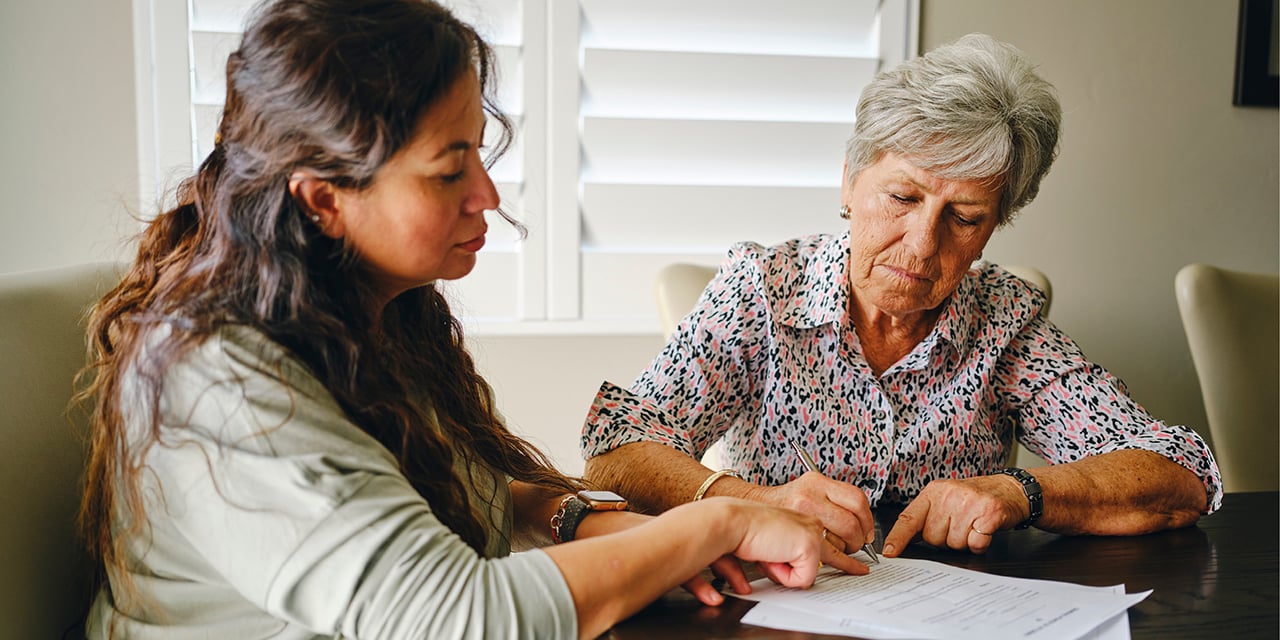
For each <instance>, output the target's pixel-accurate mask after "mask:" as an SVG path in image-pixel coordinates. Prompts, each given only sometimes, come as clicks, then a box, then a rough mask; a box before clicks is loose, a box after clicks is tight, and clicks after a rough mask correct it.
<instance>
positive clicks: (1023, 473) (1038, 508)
mask: <svg viewBox="0 0 1280 640" xmlns="http://www.w3.org/2000/svg"><path fill="white" fill-rule="evenodd" d="M999 472H1000V473H1003V474H1005V475H1010V476H1013V477H1014V479H1016V480H1017V481H1018V482H1021V483H1022V492H1023V493H1025V494H1027V502H1028V503H1030V505H1031V517H1029V518H1027V519H1026V520H1023V521H1022V523H1021V524H1019V525H1018V526H1016V527H1014V529H1026V528H1027V527H1030V526H1031V525H1032V524H1034V523H1035V521H1036V520H1039V519H1040V516H1041V515H1043V514H1044V494H1043V493H1041V491H1040V483H1039V482H1038V481H1036V477H1035V476H1033V475H1031V474H1030V473H1028V472H1027V470H1026V469H1019V468H1018V467H1009V468H1006V469H1001V470H1000V471H999Z"/></svg>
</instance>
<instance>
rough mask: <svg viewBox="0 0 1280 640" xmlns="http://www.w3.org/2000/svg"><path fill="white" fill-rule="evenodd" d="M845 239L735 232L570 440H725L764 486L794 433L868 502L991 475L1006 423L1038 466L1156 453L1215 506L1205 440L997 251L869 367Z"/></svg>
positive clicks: (735, 461) (593, 443)
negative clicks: (1091, 353)
mask: <svg viewBox="0 0 1280 640" xmlns="http://www.w3.org/2000/svg"><path fill="white" fill-rule="evenodd" d="M848 253H849V235H848V233H845V234H843V235H838V236H832V235H815V236H808V237H804V238H799V239H796V240H792V241H789V242H786V243H783V244H780V245H777V246H773V247H762V246H760V245H758V244H755V243H740V244H737V245H734V246H733V248H731V249H730V250H729V255H728V257H727V258H726V259H725V261H724V263H723V264H722V265H721V266H720V271H719V273H717V274H716V277H715V278H714V279H713V280H712V281H711V283H710V284H709V285H708V286H707V288H706V290H705V291H703V293H702V297H701V299H699V301H698V304H697V305H696V306H695V307H694V309H693V311H692V312H690V314H689V315H688V316H687V317H686V318H685V319H684V320H683V321H681V323H680V325H679V327H678V328H677V329H676V333H675V335H673V336H672V338H671V341H670V342H669V343H668V344H667V346H666V347H665V348H664V349H663V350H662V352H661V353H660V354H658V356H657V357H656V358H655V359H654V360H653V362H652V363H651V364H650V365H649V367H648V369H646V370H645V371H644V372H643V373H642V374H641V375H640V377H639V378H638V379H637V380H636V381H635V383H634V384H632V385H631V388H630V390H627V389H623V388H621V387H618V386H616V385H613V384H610V383H608V382H606V383H604V384H603V385H602V386H601V388H600V391H599V393H598V394H597V396H596V399H595V402H594V403H593V404H592V407H591V411H590V414H589V415H588V416H587V421H586V424H585V425H584V426H583V431H582V451H583V454H584V455H585V456H586V457H588V458H589V457H592V456H595V455H599V454H601V453H605V452H607V451H610V450H612V449H615V448H617V447H619V446H622V445H624V444H628V443H631V442H641V441H649V442H660V443H662V444H666V445H669V446H671V447H674V448H675V449H677V450H679V451H682V452H684V453H686V454H688V455H690V456H692V457H695V458H700V457H701V456H702V454H703V453H704V452H705V451H706V450H707V448H708V447H710V446H711V444H712V443H714V442H715V441H716V440H718V439H720V438H724V439H725V447H724V457H725V462H726V463H727V465H728V466H729V467H731V468H733V469H735V470H736V471H738V472H739V473H740V474H742V477H743V478H744V479H745V480H747V481H750V482H755V483H758V484H765V485H776V484H782V483H785V482H788V481H790V480H793V479H795V478H797V477H799V476H800V475H801V474H803V473H804V467H803V466H802V464H801V462H800V460H799V459H798V458H797V457H796V455H795V453H794V451H793V450H792V449H791V447H790V445H789V440H791V439H793V438H794V439H797V440H799V441H800V442H801V444H803V445H804V446H805V447H807V448H808V449H809V451H810V452H811V453H812V454H813V455H814V457H815V458H816V460H817V462H818V465H819V468H820V469H822V471H823V473H825V474H826V475H828V476H830V477H832V478H836V479H840V480H843V481H846V482H849V483H851V484H854V485H857V486H858V487H861V488H862V489H863V491H865V492H866V494H867V497H868V498H869V499H870V500H871V504H872V505H875V504H879V503H881V502H888V503H905V502H908V501H910V500H911V499H912V498H913V497H915V496H916V495H917V494H919V493H920V491H921V490H922V489H923V488H924V487H925V485H926V484H928V483H929V482H930V481H931V480H934V479H938V478H964V477H969V476H976V475H985V474H989V473H993V472H995V471H996V470H998V469H1000V468H1001V467H1003V466H1005V461H1006V459H1007V458H1008V451H1009V447H1011V446H1012V444H1011V443H1012V440H1013V438H1014V437H1015V435H1016V437H1017V439H1018V441H1020V442H1021V443H1022V444H1023V445H1024V446H1025V447H1026V448H1027V449H1028V450H1030V451H1031V452H1032V453H1035V454H1037V455H1039V456H1041V457H1042V458H1044V459H1045V460H1047V461H1048V462H1049V463H1051V464H1060V463H1065V462H1072V461H1075V460H1079V459H1081V458H1084V457H1087V456H1093V455H1098V454H1102V453H1107V452H1110V451H1116V450H1120V449H1145V450H1148V451H1154V452H1156V453H1159V454H1161V455H1163V456H1165V457H1167V458H1169V459H1170V460H1173V461H1174V462H1177V463H1178V464H1180V465H1182V466H1184V467H1186V468H1187V469H1190V470H1191V471H1192V472H1193V473H1195V474H1196V475H1197V476H1199V477H1200V478H1201V480H1202V481H1203V482H1204V486H1205V492H1206V495H1207V496H1208V498H1209V501H1208V504H1209V512H1212V511H1215V510H1217V508H1218V507H1219V506H1221V504H1222V479H1221V476H1220V475H1219V472H1218V466H1217V464H1216V463H1215V462H1214V460H1213V455H1212V454H1211V453H1210V451H1209V447H1208V446H1207V445H1206V444H1205V442H1204V440H1203V439H1202V438H1201V437H1200V436H1199V435H1198V434H1196V432H1195V431H1193V430H1191V429H1189V428H1187V427H1183V426H1170V425H1166V424H1164V423H1163V422H1161V421H1159V420H1156V419H1155V418H1152V417H1151V415H1150V414H1148V413H1147V412H1146V410H1144V409H1143V408H1142V407H1141V406H1139V405H1138V403H1137V402H1134V401H1133V399H1131V398H1130V397H1129V396H1128V393H1127V392H1126V390H1125V387H1124V384H1123V383H1122V382H1121V381H1120V380H1119V379H1118V378H1116V377H1115V376H1112V375H1111V374H1110V373H1108V372H1107V371H1106V370H1105V369H1103V368H1102V367H1101V366H1099V365H1097V364H1094V363H1092V362H1090V361H1088V360H1086V359H1085V357H1084V354H1083V353H1082V352H1081V350H1080V348H1079V347H1078V346H1076V344H1075V343H1074V342H1073V341H1072V340H1071V339H1070V338H1069V337H1067V335H1066V334H1064V333H1063V332H1062V331H1060V330H1059V329H1058V328H1057V327H1055V326H1054V325H1053V324H1052V323H1051V322H1049V321H1048V320H1046V319H1044V318H1042V317H1041V316H1040V314H1039V312H1040V309H1041V307H1042V306H1043V305H1044V295H1043V294H1042V293H1040V291H1039V290H1037V289H1035V288H1034V287H1031V286H1029V285H1028V284H1026V283H1025V282H1023V281H1022V280H1020V279H1019V278H1017V277H1015V276H1013V275H1012V274H1010V273H1009V272H1007V271H1005V270H1003V269H1001V268H1000V267H998V266H995V265H992V264H987V263H978V264H975V266H974V267H973V268H972V269H970V271H969V273H968V275H967V276H966V277H965V278H964V279H963V280H962V281H961V283H960V285H959V287H958V288H957V289H956V291H955V293H953V294H952V296H951V298H950V301H949V304H948V305H947V308H946V309H945V310H944V312H943V313H942V315H941V316H940V317H939V319H938V323H937V325H936V326H935V327H934V328H933V331H932V332H930V333H929V335H928V336H926V337H925V339H924V340H922V341H921V342H920V344H918V345H916V347H915V349H913V350H912V351H911V353H909V354H908V355H907V356H906V357H904V358H903V359H902V360H900V361H899V362H897V363H896V364H894V365H893V366H891V367H890V368H889V369H888V370H886V371H885V372H884V373H883V374H881V375H880V376H879V377H877V376H875V375H874V374H873V373H872V372H871V368H870V366H869V365H868V364H867V361H866V359H865V358H864V357H863V355H862V349H861V345H860V344H859V341H858V336H857V332H856V331H854V330H853V326H852V325H851V324H850V322H851V319H850V317H849V316H848V315H847V311H846V310H847V300H848V294H847V286H846V276H845V265H846V262H847V257H848Z"/></svg>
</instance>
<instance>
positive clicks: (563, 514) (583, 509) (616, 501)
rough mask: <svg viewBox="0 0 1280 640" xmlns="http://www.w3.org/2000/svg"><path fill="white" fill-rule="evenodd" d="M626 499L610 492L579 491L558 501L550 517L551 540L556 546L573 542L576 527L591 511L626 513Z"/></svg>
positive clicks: (576, 530)
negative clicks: (558, 506) (558, 503)
mask: <svg viewBox="0 0 1280 640" xmlns="http://www.w3.org/2000/svg"><path fill="white" fill-rule="evenodd" d="M627 508H628V507H627V499H626V498H623V497H622V496H620V495H618V494H616V493H614V492H612V491H579V492H577V493H571V494H569V495H567V496H565V497H564V500H561V501H560V508H559V509H557V510H556V513H555V515H553V516H551V540H552V541H553V542H555V543H556V544H560V543H562V542H569V541H570V540H573V538H574V535H575V534H577V532H578V525H579V524H580V523H581V522H582V519H583V518H585V517H587V514H589V513H591V512H592V511H626V510H627Z"/></svg>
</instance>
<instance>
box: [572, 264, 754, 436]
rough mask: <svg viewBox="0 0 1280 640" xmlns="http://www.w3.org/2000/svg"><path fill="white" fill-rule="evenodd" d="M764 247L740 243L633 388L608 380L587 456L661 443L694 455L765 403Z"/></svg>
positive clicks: (591, 424) (590, 425)
mask: <svg viewBox="0 0 1280 640" xmlns="http://www.w3.org/2000/svg"><path fill="white" fill-rule="evenodd" d="M758 249H759V247H758V246H755V245H753V244H751V243H742V244H738V245H735V246H734V247H733V248H732V249H731V250H730V252H729V254H728V256H727V257H726V258H725V261H724V263H723V264H722V265H721V266H720V269H719V271H718V272H717V273H716V275H715V277H714V278H713V279H712V280H711V282H710V283H709V284H708V285H707V288H706V290H704V291H703V293H702V296H701V297H700V298H699V300H698V303H697V304H696V305H695V307H694V309H693V310H692V311H691V312H690V313H689V315H688V316H686V317H685V318H684V320H682V321H681V322H680V324H679V325H678V326H677V328H676V332H675V334H674V335H672V337H671V340H670V341H669V342H668V343H667V345H666V346H665V347H664V348H663V350H662V351H661V352H660V353H659V354H658V355H657V357H655V358H654V359H653V361H652V362H651V363H649V366H648V367H647V368H646V369H645V370H644V371H643V372H642V373H641V374H640V376H639V377H638V378H637V379H636V381H635V382H634V383H633V384H632V385H631V387H630V388H629V389H623V388H622V387H619V386H618V385H615V384H613V383H609V382H605V383H604V384H602V385H601V387H600V390H599V391H598V392H597V394H596V397H595V400H594V401H593V402H592V405H591V409H590V411H589V413H588V415H587V419H586V421H585V423H584V425H583V429H582V440H581V448H582V454H583V456H584V457H586V458H591V457H594V456H597V455H600V454H603V453H607V452H609V451H611V450H613V449H616V448H618V447H620V446H622V445H624V444H629V443H632V442H657V443H661V444H665V445H668V446H670V447H673V448H675V449H676V450H678V451H681V452H683V453H685V454H687V455H689V456H692V457H694V458H699V457H701V456H702V454H703V453H705V452H706V450H707V449H708V448H709V447H710V446H711V445H712V444H713V443H714V442H715V441H716V440H717V439H718V438H720V437H721V436H722V435H724V433H725V431H726V430H727V429H729V427H731V426H732V425H734V424H736V423H738V422H742V421H746V420H749V419H750V415H752V412H753V411H754V410H755V408H757V407H758V406H759V402H760V401H759V398H758V394H755V393H752V389H753V388H755V387H756V386H758V385H759V384H760V383H761V381H760V380H759V378H760V376H761V375H762V370H763V369H762V367H763V361H764V356H766V355H767V352H768V350H769V347H768V345H769V340H770V338H769V331H770V329H771V325H770V323H769V322H768V314H769V305H768V302H767V300H766V299H765V297H764V295H765V294H764V291H763V289H762V286H761V284H760V283H761V277H760V267H759V259H758V256H757V255H756V253H757V251H758Z"/></svg>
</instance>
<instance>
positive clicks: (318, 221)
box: [311, 214, 320, 224]
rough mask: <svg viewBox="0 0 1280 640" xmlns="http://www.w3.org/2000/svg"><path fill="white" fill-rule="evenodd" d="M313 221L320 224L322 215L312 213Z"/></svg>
mask: <svg viewBox="0 0 1280 640" xmlns="http://www.w3.org/2000/svg"><path fill="white" fill-rule="evenodd" d="M311 221H312V222H314V223H316V224H320V216H318V215H315V214H311Z"/></svg>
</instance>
